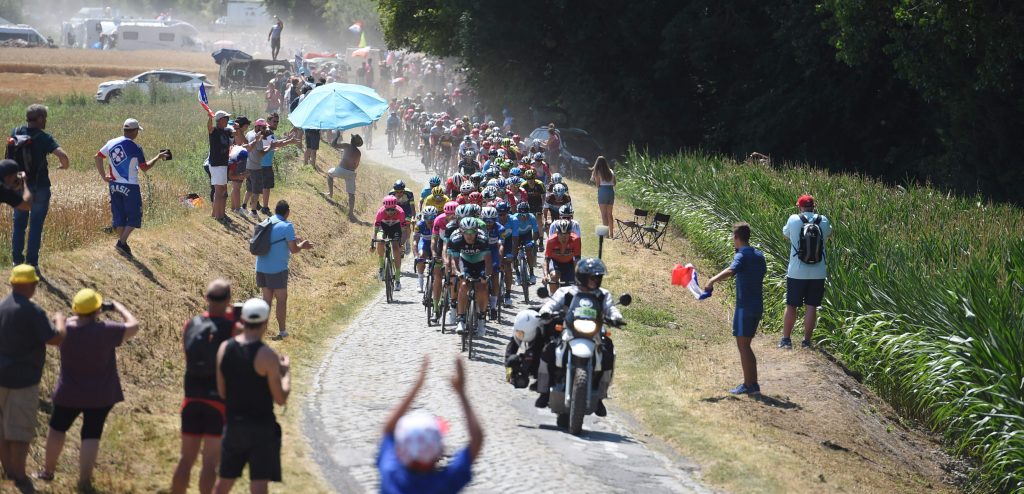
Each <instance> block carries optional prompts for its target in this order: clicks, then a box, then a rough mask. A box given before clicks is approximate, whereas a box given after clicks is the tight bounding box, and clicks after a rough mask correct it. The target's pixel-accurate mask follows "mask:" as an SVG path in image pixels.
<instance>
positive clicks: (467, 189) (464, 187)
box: [459, 182, 473, 194]
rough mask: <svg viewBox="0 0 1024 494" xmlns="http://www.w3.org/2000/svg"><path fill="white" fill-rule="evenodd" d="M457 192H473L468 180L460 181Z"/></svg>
mask: <svg viewBox="0 0 1024 494" xmlns="http://www.w3.org/2000/svg"><path fill="white" fill-rule="evenodd" d="M459 192H462V193H463V194H469V193H470V192H473V184H472V183H470V182H462V185H460V186H459Z"/></svg>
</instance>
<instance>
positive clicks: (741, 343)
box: [704, 223, 768, 394]
mask: <svg viewBox="0 0 1024 494" xmlns="http://www.w3.org/2000/svg"><path fill="white" fill-rule="evenodd" d="M732 243H733V246H734V247H735V248H736V256H735V257H733V260H732V264H730V265H729V267H728V268H725V270H723V271H722V272H721V273H718V274H717V275H715V277H714V278H711V279H710V280H708V283H707V285H706V286H705V287H704V290H705V291H708V292H710V291H711V290H712V288H713V287H714V284H715V283H716V282H718V281H719V280H724V279H726V278H728V277H730V276H735V277H736V312H735V314H734V315H733V319H732V335H733V336H735V337H736V347H737V348H739V351H740V365H741V366H742V367H743V384H740V385H739V386H737V387H735V388H734V389H731V390H729V392H730V393H732V394H758V393H760V392H761V386H760V385H759V384H758V383H757V357H755V356H754V350H753V349H751V348H750V342H751V341H753V339H754V333H756V332H757V326H758V324H760V323H761V315H762V314H763V313H764V275H765V273H767V272H768V265H767V263H765V259H764V253H763V252H761V251H759V250H757V249H755V248H753V247H751V246H750V225H748V224H746V223H737V224H735V225H733V227H732Z"/></svg>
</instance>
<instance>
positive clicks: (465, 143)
mask: <svg viewBox="0 0 1024 494" xmlns="http://www.w3.org/2000/svg"><path fill="white" fill-rule="evenodd" d="M479 150H480V146H479V145H477V143H476V142H475V141H473V138H472V137H470V136H468V135H467V136H465V137H463V138H462V144H459V155H461V156H465V155H466V151H473V159H476V153H477V151H479Z"/></svg>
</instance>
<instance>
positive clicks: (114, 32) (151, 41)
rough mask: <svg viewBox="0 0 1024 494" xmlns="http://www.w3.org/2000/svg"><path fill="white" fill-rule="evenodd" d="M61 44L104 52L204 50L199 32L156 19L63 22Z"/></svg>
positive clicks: (76, 20)
mask: <svg viewBox="0 0 1024 494" xmlns="http://www.w3.org/2000/svg"><path fill="white" fill-rule="evenodd" d="M61 42H62V43H63V44H64V45H65V46H70V47H73V48H95V49H104V50H111V49H113V50H186V51H203V50H204V49H205V47H204V46H203V42H202V40H200V39H199V30H197V29H196V28H195V27H194V26H192V25H191V24H189V23H187V22H182V21H170V20H155V19H146V20H142V19H109V18H108V19H104V18H88V19H72V20H71V21H68V22H65V23H63V26H62V28H61Z"/></svg>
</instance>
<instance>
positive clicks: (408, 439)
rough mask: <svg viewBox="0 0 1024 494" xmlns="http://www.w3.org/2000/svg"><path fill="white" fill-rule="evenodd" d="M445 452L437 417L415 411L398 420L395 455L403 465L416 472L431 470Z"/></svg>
mask: <svg viewBox="0 0 1024 494" xmlns="http://www.w3.org/2000/svg"><path fill="white" fill-rule="evenodd" d="M443 452H444V440H443V438H442V436H441V427H440V425H439V424H438V420H437V417H435V416H433V415H431V414H429V413H427V412H424V411H415V412H412V413H407V414H405V415H403V416H402V418H400V419H398V424H397V425H396V426H395V454H397V455H398V459H399V461H401V462H402V464H403V465H405V466H406V467H409V468H411V469H414V470H429V469H430V468H432V467H433V466H434V463H436V462H437V460H438V459H439V458H441V454H442V453H443Z"/></svg>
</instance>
